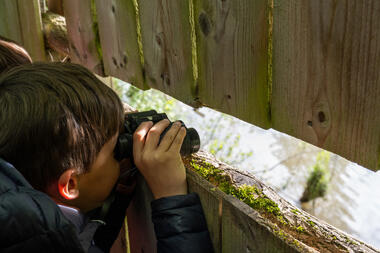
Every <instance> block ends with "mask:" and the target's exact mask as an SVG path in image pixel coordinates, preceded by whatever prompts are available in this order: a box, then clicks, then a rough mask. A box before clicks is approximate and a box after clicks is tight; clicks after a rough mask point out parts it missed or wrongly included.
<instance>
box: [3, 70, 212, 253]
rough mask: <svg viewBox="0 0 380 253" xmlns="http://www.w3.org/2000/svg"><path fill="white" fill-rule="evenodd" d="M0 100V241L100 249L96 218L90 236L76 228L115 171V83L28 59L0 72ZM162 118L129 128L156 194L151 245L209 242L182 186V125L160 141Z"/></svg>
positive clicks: (200, 246) (7, 245)
mask: <svg viewBox="0 0 380 253" xmlns="http://www.w3.org/2000/svg"><path fill="white" fill-rule="evenodd" d="M0 108H1V109H0V110H1V113H0V126H1V130H0V157H1V158H2V160H0V225H1V226H2V229H1V230H0V238H1V239H0V240H1V243H0V251H1V252H20V251H31V252H63V251H64V252H87V251H89V252H90V251H91V252H102V251H103V252H105V251H108V250H109V246H110V245H111V244H112V242H108V243H104V242H100V246H99V247H98V245H97V238H99V240H100V241H101V239H102V236H101V235H100V236H97V234H95V236H93V234H94V233H95V231H96V229H97V227H96V226H95V229H93V230H92V232H91V233H89V235H90V236H88V234H87V236H82V237H81V232H82V231H81V230H82V229H83V228H84V227H86V225H87V224H86V222H87V223H88V220H86V218H85V215H83V213H89V212H90V211H92V210H94V209H96V208H99V207H101V206H102V204H103V203H104V201H105V200H106V199H107V197H108V196H109V195H110V193H111V191H112V189H113V188H114V186H115V184H116V183H117V180H118V178H119V173H120V169H119V163H118V162H117V161H116V160H115V158H114V156H113V150H114V148H115V145H116V141H117V137H118V134H119V131H120V129H121V126H122V123H123V120H124V115H123V107H122V104H121V102H120V99H119V98H118V97H117V95H116V94H115V92H113V91H112V90H111V89H110V88H109V87H107V86H106V85H104V84H103V83H102V82H101V81H99V80H98V79H97V78H96V77H95V76H94V75H93V74H92V73H90V72H89V71H88V70H86V69H85V68H83V67H81V66H79V65H75V64H68V63H38V64H28V65H23V66H20V67H16V68H13V69H11V70H9V71H8V72H6V73H5V74H3V75H2V76H1V77H0ZM168 125H169V122H168V121H167V120H163V121H160V122H159V123H157V124H155V125H153V124H152V123H151V122H144V123H142V124H141V125H140V126H139V128H138V129H137V130H136V132H135V134H134V136H133V138H134V139H133V158H134V162H135V164H136V166H137V167H138V168H139V170H140V172H141V174H142V175H143V176H144V178H145V180H146V181H147V183H148V185H149V187H150V189H151V191H152V193H153V195H154V197H155V199H156V200H154V201H153V202H152V216H153V222H154V225H155V231H156V235H157V249H158V252H212V246H211V242H210V238H209V234H208V231H207V226H206V223H205V219H204V215H203V211H202V208H201V206H200V202H199V199H198V197H197V196H196V195H195V194H187V185H186V173H185V168H184V165H183V163H182V160H181V157H180V154H179V150H180V147H181V144H182V141H183V139H184V136H185V134H186V133H185V129H184V128H182V127H180V125H179V124H173V126H172V127H171V128H170V129H169V131H168V132H167V133H166V134H165V136H164V138H163V139H162V140H161V142H159V137H160V134H161V133H162V132H163V130H164V129H166V127H167V126H168ZM43 192H44V193H47V195H49V196H50V198H49V197H48V196H47V195H46V194H44V193H43ZM51 199H53V200H54V202H55V203H57V204H59V205H60V206H61V209H62V210H63V212H66V214H65V215H66V218H65V217H64V216H63V215H62V212H61V210H60V209H59V207H58V206H57V205H56V204H55V203H54V202H53V201H51ZM119 204H120V203H119ZM125 208H126V205H124V206H123V207H122V209H124V210H123V211H125ZM67 218H68V219H70V221H68V220H67ZM78 219H79V222H76V220H78ZM106 220H107V217H106ZM73 224H74V225H77V226H76V229H75V227H74V226H73ZM107 226H108V224H106V225H105V227H107ZM92 227H94V226H92ZM101 229H102V227H100V228H99V229H97V230H99V231H101ZM89 230H90V229H89ZM105 231H107V229H106V230H105ZM96 233H97V232H96ZM92 236H93V237H92ZM88 237H90V240H89V239H88ZM104 237H107V234H104ZM92 238H95V239H94V240H92ZM113 239H114V238H113ZM104 245H107V247H108V248H107V247H104ZM101 250H102V251H101Z"/></svg>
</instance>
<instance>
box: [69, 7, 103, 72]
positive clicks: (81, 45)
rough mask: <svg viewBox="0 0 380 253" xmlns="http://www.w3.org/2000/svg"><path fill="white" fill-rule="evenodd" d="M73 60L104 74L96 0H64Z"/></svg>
mask: <svg viewBox="0 0 380 253" xmlns="http://www.w3.org/2000/svg"><path fill="white" fill-rule="evenodd" d="M63 8H64V13H65V18H66V26H67V35H68V39H69V42H70V59H71V62H74V63H78V64H81V65H83V66H85V67H86V68H88V69H89V70H91V71H92V72H94V73H97V74H98V75H101V76H103V75H104V71H103V63H102V48H101V45H100V40H99V30H98V23H97V18H96V8H95V3H94V0H81V1H77V0H64V2H63Z"/></svg>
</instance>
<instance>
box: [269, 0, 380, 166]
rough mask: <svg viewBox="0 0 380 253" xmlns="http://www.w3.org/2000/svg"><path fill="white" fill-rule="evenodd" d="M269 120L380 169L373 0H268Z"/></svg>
mask: <svg viewBox="0 0 380 253" xmlns="http://www.w3.org/2000/svg"><path fill="white" fill-rule="evenodd" d="M273 13H274V17H273V19H274V29H273V98H272V101H273V103H272V119H273V128H275V129H277V130H279V131H281V132H285V133H288V134H290V135H293V136H295V137H297V138H300V139H302V140H305V141H307V142H309V143H312V144H314V145H317V146H319V147H322V148H324V149H327V150H329V151H332V152H334V153H337V154H339V155H341V156H343V157H345V158H347V159H349V160H351V161H354V162H357V163H359V164H361V165H363V166H364V167H367V168H368V169H371V170H378V169H380V167H379V166H380V164H379V158H380V155H379V154H380V99H379V98H380V78H379V66H380V32H379V31H380V19H379V15H380V1H376V0H365V1H355V0H342V1H333V0H327V1H313V0H307V1H306V0H305V1H284V0H275V1H274V12H273Z"/></svg>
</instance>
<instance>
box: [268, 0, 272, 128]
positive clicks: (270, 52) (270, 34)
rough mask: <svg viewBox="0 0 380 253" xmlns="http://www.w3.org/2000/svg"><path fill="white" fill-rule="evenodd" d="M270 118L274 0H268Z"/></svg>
mask: <svg viewBox="0 0 380 253" xmlns="http://www.w3.org/2000/svg"><path fill="white" fill-rule="evenodd" d="M267 68H268V118H269V121H270V120H271V118H272V112H271V109H272V83H273V82H272V78H273V0H268V66H267Z"/></svg>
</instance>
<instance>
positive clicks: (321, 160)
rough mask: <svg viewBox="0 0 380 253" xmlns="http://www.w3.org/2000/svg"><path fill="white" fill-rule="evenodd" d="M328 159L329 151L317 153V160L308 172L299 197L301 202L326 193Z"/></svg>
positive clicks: (328, 173)
mask: <svg viewBox="0 0 380 253" xmlns="http://www.w3.org/2000/svg"><path fill="white" fill-rule="evenodd" d="M329 161H330V153H328V152H326V151H321V152H319V153H318V155H317V161H316V163H315V165H314V166H313V169H312V170H311V172H310V175H309V177H308V179H307V183H306V188H305V191H304V192H303V195H302V197H301V199H300V201H301V202H308V201H311V200H314V199H316V198H320V197H324V196H325V195H326V192H327V187H328V183H329V179H330V172H329V168H328V166H329Z"/></svg>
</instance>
